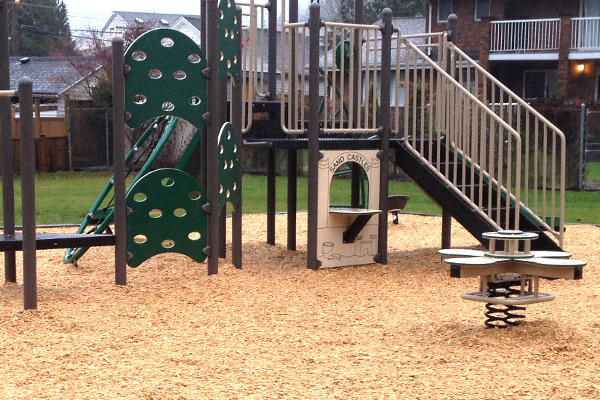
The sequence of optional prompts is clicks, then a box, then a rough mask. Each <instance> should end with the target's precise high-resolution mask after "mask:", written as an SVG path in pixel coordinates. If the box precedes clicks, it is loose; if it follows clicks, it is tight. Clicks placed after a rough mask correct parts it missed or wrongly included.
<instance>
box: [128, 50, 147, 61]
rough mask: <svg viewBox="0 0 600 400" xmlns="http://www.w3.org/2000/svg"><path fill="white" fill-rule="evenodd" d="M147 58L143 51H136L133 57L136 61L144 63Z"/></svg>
mask: <svg viewBox="0 0 600 400" xmlns="http://www.w3.org/2000/svg"><path fill="white" fill-rule="evenodd" d="M146 57H147V56H146V53H144V52H143V51H141V50H136V51H134V52H133V54H132V55H131V58H133V59H134V60H135V61H144V60H145V59H146Z"/></svg>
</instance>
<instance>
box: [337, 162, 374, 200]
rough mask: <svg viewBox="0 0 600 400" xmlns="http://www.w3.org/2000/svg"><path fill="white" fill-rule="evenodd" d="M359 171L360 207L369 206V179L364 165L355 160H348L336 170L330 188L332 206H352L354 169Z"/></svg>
mask: <svg viewBox="0 0 600 400" xmlns="http://www.w3.org/2000/svg"><path fill="white" fill-rule="evenodd" d="M353 167H354V170H355V171H357V172H358V180H359V192H358V204H355V205H358V208H368V203H369V181H368V179H367V174H366V172H365V170H364V169H363V167H362V166H361V165H360V164H358V163H356V162H353V161H346V162H345V163H343V164H342V165H340V166H339V167H338V168H337V169H336V170H335V172H334V174H333V178H332V179H331V186H330V188H329V189H330V190H329V206H330V207H351V206H352V169H353Z"/></svg>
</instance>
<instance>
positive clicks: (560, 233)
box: [0, 0, 566, 308]
mask: <svg viewBox="0 0 600 400" xmlns="http://www.w3.org/2000/svg"><path fill="white" fill-rule="evenodd" d="M201 4H202V15H203V16H204V17H203V18H202V33H203V34H202V43H201V44H200V46H198V45H197V44H196V43H194V42H193V41H192V40H191V39H190V38H189V37H187V36H186V35H184V34H182V33H181V32H178V31H174V30H171V29H156V30H152V31H149V32H147V33H145V34H143V35H141V36H140V37H139V38H137V39H136V40H135V41H134V42H133V43H132V44H131V45H130V46H129V48H128V49H123V48H122V46H123V42H122V40H121V39H115V40H113V109H114V115H115V118H114V127H113V130H114V146H113V147H114V151H115V153H114V160H115V166H114V167H115V175H114V178H113V179H112V180H111V181H110V182H109V183H108V184H107V186H106V188H105V190H104V191H103V192H102V193H101V194H100V196H99V198H98V200H97V201H96V202H95V203H94V204H93V205H92V207H91V208H90V210H89V212H88V214H87V216H86V217H85V219H84V221H83V222H82V224H81V227H80V229H79V231H78V233H77V234H76V236H64V237H55V238H54V242H53V243H54V245H53V246H54V247H57V246H65V247H69V249H68V250H67V252H66V254H65V262H73V263H74V262H76V261H77V259H78V258H79V257H82V256H84V254H85V251H86V249H87V248H88V247H90V246H96V245H104V244H112V243H113V242H114V245H115V281H116V283H117V284H122V285H123V284H125V283H126V265H129V266H131V267H137V266H139V265H141V264H142V263H143V262H144V261H145V260H147V259H148V258H150V257H152V256H153V255H155V254H159V253H163V252H178V253H182V254H186V255H187V256H189V257H191V258H192V259H194V260H196V261H198V262H202V261H204V260H205V259H206V260H207V269H208V273H209V274H215V273H217V272H218V260H219V258H220V257H224V256H225V215H226V212H227V204H229V205H230V207H231V209H232V211H233V234H232V259H233V264H234V265H235V266H236V267H238V268H241V266H242V237H241V212H242V211H241V210H242V198H241V192H242V180H241V168H240V159H241V157H242V155H243V154H242V150H243V149H248V150H249V149H258V150H261V151H266V153H267V154H268V157H267V159H268V162H267V171H268V172H267V176H268V184H267V209H268V222H267V243H269V244H274V243H275V192H276V187H275V159H276V158H275V153H276V152H278V151H285V152H287V163H288V165H287V167H288V176H287V177H288V181H287V199H288V200H287V230H288V234H287V247H288V249H290V250H295V249H296V213H297V205H296V203H297V188H296V186H297V171H298V168H297V164H298V152H299V151H301V150H306V151H307V152H308V210H307V212H308V240H307V266H308V268H311V269H318V268H320V267H338V266H345V265H360V264H369V263H373V262H377V263H382V264H386V263H387V241H388V237H387V229H388V212H390V211H393V212H395V213H396V218H397V217H398V216H397V211H398V210H399V209H402V208H404V206H405V205H406V201H407V197H406V196H401V194H400V195H399V194H395V195H393V196H390V195H389V190H388V181H389V169H390V166H391V165H392V164H396V165H397V166H398V167H400V168H401V169H402V170H403V171H404V172H405V173H406V175H407V176H408V177H409V178H410V179H412V180H413V181H414V182H415V183H416V184H417V185H419V186H420V187H421V188H422V189H423V190H424V191H425V193H427V194H428V195H429V196H430V197H431V198H432V199H433V200H434V201H435V202H436V203H437V204H439V205H440V207H441V208H442V210H443V213H444V218H443V221H444V223H443V229H442V247H449V246H450V234H451V230H450V221H451V219H452V218H453V219H455V220H456V221H458V222H459V223H460V224H461V225H463V226H464V227H465V228H466V229H467V230H468V231H469V232H470V233H471V234H473V235H474V237H476V238H477V239H478V240H480V241H481V243H482V244H484V245H485V246H488V245H489V242H490V239H489V237H488V236H486V235H484V232H490V231H499V230H504V231H508V230H525V231H529V232H533V234H535V237H532V238H531V248H532V249H534V250H547V251H560V250H561V247H562V245H563V237H564V232H565V229H564V198H565V151H566V145H565V139H564V135H563V133H562V132H560V130H558V129H557V128H556V127H555V126H554V125H552V124H551V123H550V122H549V121H548V120H546V119H545V118H544V117H543V116H542V115H540V114H539V113H538V112H537V111H535V110H534V109H533V108H532V107H531V106H529V105H528V104H527V103H525V102H524V101H523V100H522V99H520V98H519V97H518V96H517V95H516V94H514V93H513V92H511V91H510V90H509V89H508V88H506V87H505V86H504V85H502V84H501V83H500V82H499V81H498V80H496V79H495V78H494V77H493V76H492V75H490V74H489V73H488V72H487V71H485V70H484V69H482V68H481V67H480V66H479V64H478V63H477V62H476V61H475V60H473V59H471V58H470V57H469V56H467V55H466V54H465V53H464V52H462V51H461V50H460V49H459V48H457V47H456V46H455V45H454V43H453V42H454V36H455V35H456V31H457V29H456V25H457V20H456V18H455V17H454V16H451V17H449V19H448V21H449V22H448V30H447V31H446V32H435V33H422V34H417V35H405V34H403V33H402V31H401V30H400V29H398V27H394V26H393V24H392V12H391V10H389V9H386V10H384V11H383V13H382V16H381V20H380V21H379V22H378V23H377V24H373V25H367V24H364V23H363V20H362V9H363V3H362V0H356V2H355V10H356V16H355V22H354V23H337V22H325V21H322V20H321V17H320V8H319V4H318V3H312V4H311V5H310V8H309V11H310V18H309V20H308V21H304V22H299V21H298V3H297V0H291V1H289V3H287V2H283V3H282V10H281V15H282V18H281V20H280V21H278V18H277V15H279V14H278V10H277V3H276V2H269V3H265V2H260V1H254V0H250V1H249V2H237V5H236V3H235V2H234V1H233V0H220V1H219V0H205V1H203V2H202V3H201ZM265 17H266V18H265ZM265 20H268V22H266V23H268V29H266V26H265V24H266V23H265ZM242 25H246V26H242ZM265 31H268V35H267V37H265V36H266V35H265ZM0 33H1V32H0ZM3 40H6V38H4V37H3ZM0 53H2V52H1V51H0ZM0 61H1V62H0V64H2V68H3V70H2V79H3V80H2V82H4V80H5V79H4V78H5V76H6V74H7V72H6V70H5V67H6V66H5V65H4V64H5V63H6V62H7V61H6V58H4V59H2V60H0ZM265 61H266V63H265ZM265 64H266V66H267V67H266V68H265ZM2 82H0V83H2ZM2 84H3V85H4V83H2ZM4 96H5V97H3V98H4V99H6V98H7V97H6V96H13V97H14V96H18V97H19V102H20V106H21V115H22V116H23V118H22V121H21V130H22V138H21V139H22V140H21V141H22V147H21V151H22V152H23V151H24V153H23V154H24V155H25V154H28V155H31V154H33V152H31V151H30V150H31V148H32V146H33V141H32V140H33V139H32V138H31V137H30V136H28V135H30V132H29V130H30V127H31V119H30V117H31V112H30V110H29V107H30V106H31V104H30V103H31V82H30V81H29V82H28V81H27V80H24V81H23V82H22V86H20V87H19V90H18V91H17V92H11V93H8V92H6V93H4ZM3 107H5V108H6V109H8V104H4V105H3ZM3 112H4V108H3ZM3 115H4V114H3ZM179 120H185V121H187V122H188V123H190V124H192V125H193V129H192V131H191V133H190V134H189V135H188V137H185V138H184V137H178V136H177V135H175V134H174V132H175V126H176V125H177V124H178V121H179ZM3 123H5V122H4V120H3ZM125 124H127V125H128V126H129V127H131V128H139V129H142V130H144V132H143V134H142V135H141V136H140V138H139V139H138V141H137V142H136V143H135V144H134V146H133V147H132V148H131V150H130V151H129V153H128V154H125V153H124V150H123V149H124V143H125V141H124V133H123V130H124V126H125ZM144 127H146V128H145V129H144ZM5 131H6V130H5V129H3V134H5ZM4 140H7V139H6V138H5V137H4V136H3V141H4ZM167 143H175V144H173V145H171V146H167ZM27 146H30V147H27ZM8 147H9V146H3V159H4V160H11V159H12V156H11V154H10V149H8ZM165 153H169V154H168V155H169V159H171V160H175V161H174V162H173V165H172V166H171V167H170V168H164V169H157V168H156V167H155V166H154V162H155V160H156V159H157V157H158V156H159V155H165ZM22 159H23V160H24V161H25V162H24V163H23V165H22V168H23V170H22V171H23V172H22V178H23V198H24V204H23V209H24V210H25V211H24V217H23V236H22V237H20V236H19V237H18V236H15V233H14V232H15V231H14V210H13V209H14V205H13V204H11V203H10V201H12V199H13V197H14V196H13V193H12V192H11V189H10V187H9V186H11V185H12V166H10V165H8V164H7V163H6V162H5V163H4V164H3V168H4V174H3V190H4V192H3V193H4V201H5V203H4V213H5V214H4V221H5V227H4V236H3V240H0V245H3V246H4V247H3V250H4V251H5V266H6V271H7V281H11V279H14V276H15V274H14V265H15V264H14V250H16V249H21V248H22V249H23V252H24V254H27V257H25V258H26V261H25V267H24V268H25V271H27V273H26V274H25V279H24V280H25V308H35V306H36V305H37V303H36V300H35V299H36V296H35V250H36V247H37V248H39V249H43V248H46V247H45V246H49V244H47V238H45V237H44V236H40V235H37V236H36V233H35V232H36V230H35V208H34V204H33V198H34V193H33V190H34V189H33V167H32V165H33V164H32V161H31V157H30V156H27V157H22ZM136 166H138V167H139V166H141V168H137V170H138V171H139V172H138V173H137V174H136V175H135V176H134V177H133V183H132V184H131V186H130V187H128V188H126V187H125V176H126V174H127V173H129V172H131V171H133V170H136ZM344 176H347V177H348V179H349V182H350V185H351V191H350V192H351V193H350V196H349V198H348V199H347V202H346V203H345V204H333V203H332V200H331V196H330V185H331V182H332V180H333V179H337V178H340V177H344ZM113 224H114V228H113V227H112V226H113ZM21 242H22V243H23V245H22V247H19V246H18V245H17V244H16V243H21Z"/></svg>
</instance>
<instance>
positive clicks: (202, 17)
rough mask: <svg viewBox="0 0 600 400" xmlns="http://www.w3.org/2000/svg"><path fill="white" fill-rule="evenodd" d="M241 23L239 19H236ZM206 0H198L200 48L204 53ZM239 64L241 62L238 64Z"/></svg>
mask: <svg viewBox="0 0 600 400" xmlns="http://www.w3.org/2000/svg"><path fill="white" fill-rule="evenodd" d="M238 21H240V23H241V21H242V20H241V19H238ZM206 37H207V34H206V0H200V48H201V49H202V51H203V52H204V54H206ZM240 65H241V64H240Z"/></svg>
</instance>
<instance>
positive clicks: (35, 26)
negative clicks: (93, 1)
mask: <svg viewBox="0 0 600 400" xmlns="http://www.w3.org/2000/svg"><path fill="white" fill-rule="evenodd" d="M9 11H10V18H9V21H10V22H9V24H10V26H9V31H10V33H11V43H10V54H11V55H18V56H50V55H71V54H73V52H74V45H73V41H72V40H71V32H70V29H69V19H68V17H67V7H66V6H65V4H64V3H63V2H62V1H59V0H22V1H20V2H16V3H13V4H12V7H11V8H10V10H9Z"/></svg>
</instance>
